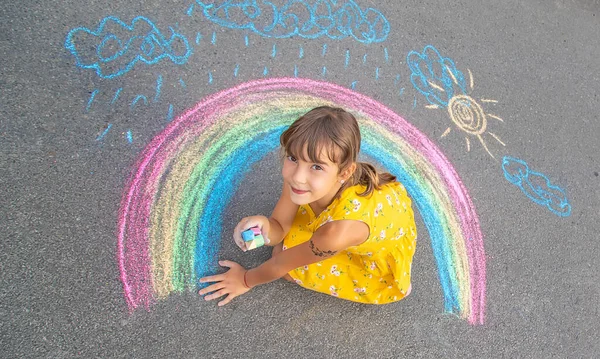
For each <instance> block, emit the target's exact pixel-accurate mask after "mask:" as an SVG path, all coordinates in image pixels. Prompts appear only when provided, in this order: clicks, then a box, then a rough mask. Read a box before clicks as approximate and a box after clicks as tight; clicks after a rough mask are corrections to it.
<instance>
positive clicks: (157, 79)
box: [152, 75, 163, 102]
mask: <svg viewBox="0 0 600 359" xmlns="http://www.w3.org/2000/svg"><path fill="white" fill-rule="evenodd" d="M162 82H163V77H162V75H158V77H157V78H156V94H155V95H154V99H153V100H152V102H158V98H159V97H160V88H161V87H162Z"/></svg>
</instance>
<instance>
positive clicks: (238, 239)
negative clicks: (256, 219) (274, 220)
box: [233, 217, 250, 252]
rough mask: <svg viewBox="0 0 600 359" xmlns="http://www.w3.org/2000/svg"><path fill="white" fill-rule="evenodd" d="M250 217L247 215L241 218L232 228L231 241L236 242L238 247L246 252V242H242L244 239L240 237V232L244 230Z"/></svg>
mask: <svg viewBox="0 0 600 359" xmlns="http://www.w3.org/2000/svg"><path fill="white" fill-rule="evenodd" d="M249 220H250V219H249V218H248V217H246V218H244V219H242V220H241V221H240V222H239V223H238V224H237V226H235V229H234V230H233V241H234V242H235V244H237V246H238V247H240V249H241V250H242V251H244V252H246V251H247V250H248V248H246V242H244V240H243V239H242V232H243V231H244V230H246V228H245V227H246V225H247V224H248V221H249Z"/></svg>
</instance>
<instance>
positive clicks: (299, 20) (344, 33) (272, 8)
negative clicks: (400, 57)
mask: <svg viewBox="0 0 600 359" xmlns="http://www.w3.org/2000/svg"><path fill="white" fill-rule="evenodd" d="M196 3H197V4H198V5H199V6H200V7H201V8H202V12H203V13H204V16H205V17H206V18H207V19H209V20H210V21H212V22H214V23H215V24H218V25H220V26H224V27H228V28H231V29H247V30H250V31H252V32H254V33H256V34H258V35H261V36H264V37H269V38H290V37H294V36H299V37H302V38H307V39H316V38H319V37H324V36H326V37H329V38H330V39H335V40H337V39H344V38H347V37H351V38H354V39H355V40H356V41H359V42H361V43H365V44H370V43H373V42H382V41H385V39H387V36H388V34H389V32H390V24H389V22H388V21H387V19H386V18H385V16H384V15H383V14H382V13H381V12H379V11H378V10H377V9H373V8H367V9H365V10H362V9H361V8H360V7H359V6H358V5H357V4H356V3H355V2H354V1H352V0H347V1H335V0H318V1H304V0H289V1H287V2H286V3H285V4H284V5H281V6H277V5H276V4H274V3H273V2H271V1H266V0H243V1H232V0H225V1H212V2H208V1H200V0H196Z"/></svg>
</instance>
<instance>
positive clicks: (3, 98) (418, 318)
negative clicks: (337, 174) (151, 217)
mask: <svg viewBox="0 0 600 359" xmlns="http://www.w3.org/2000/svg"><path fill="white" fill-rule="evenodd" d="M356 3H357V4H359V5H360V6H361V7H375V8H377V9H379V10H380V11H381V12H382V13H383V14H384V15H385V16H386V18H387V19H388V20H389V23H390V33H389V36H388V37H387V39H386V40H385V41H384V42H382V43H376V44H370V45H366V44H362V43H360V42H358V41H354V40H350V39H342V40H331V39H323V38H321V39H314V40H309V39H302V38H298V37H293V38H290V39H269V38H264V37H261V36H258V35H256V34H252V33H248V32H244V31H241V30H235V29H226V28H223V27H219V26H218V25H216V24H213V23H211V22H209V21H207V20H206V19H204V18H203V16H202V14H200V13H199V12H197V7H198V6H197V5H196V10H195V11H196V12H194V13H193V14H192V16H189V15H187V14H186V12H187V10H188V9H189V7H190V5H191V4H192V2H191V1H188V2H185V1H154V0H148V1H139V2H131V1H120V0H118V1H111V2H89V3H82V2H79V1H45V2H36V3H28V2H20V3H18V2H12V3H5V4H3V6H2V7H1V8H0V19H1V21H0V54H1V57H0V58H1V61H0V168H1V169H2V170H1V175H0V202H1V203H2V205H1V206H0V219H1V223H2V225H1V229H0V238H1V240H0V316H1V317H2V320H1V321H0V356H1V357H3V358H12V357H22V358H72V357H85V358H91V357H104V358H110V357H135V358H177V357H192V358H193V357H195V358H211V357H215V358H216V357H232V358H238V357H249V358H255V357H256V358H263V357H269V358H280V357H288V358H313V357H315V358H317V357H318V358H321V357H323V358H344V357H354V358H362V357H369V358H388V357H424V358H425V357H448V358H452V357H494V358H496V357H498V358H501V357H508V358H514V357H532V358H547V357H562V358H592V357H597V356H598V352H599V351H600V346H599V344H598V342H599V341H598V333H599V332H600V325H599V324H598V323H599V320H598V319H599V318H600V316H599V307H600V306H599V304H598V303H599V301H598V298H599V297H600V287H599V284H598V283H599V279H600V276H599V274H598V269H599V268H598V260H597V256H598V254H599V251H598V250H599V244H598V233H599V230H600V225H599V222H600V221H599V220H600V215H599V214H598V213H599V208H600V177H599V176H598V172H600V159H599V153H600V145H599V141H598V137H599V135H600V118H599V115H598V113H599V109H600V99H599V95H598V93H599V92H600V82H599V80H600V61H599V60H598V59H599V57H600V46H599V42H598V41H599V40H598V39H600V4H599V3H598V2H597V1H578V0H557V1H517V0H511V1H504V2H498V1H488V0H485V1H458V2H445V1H403V2H395V1H394V2H392V1H385V2H375V1H365V0H357V1H356ZM109 15H113V16H116V17H118V18H120V19H122V20H123V21H125V22H127V21H131V20H132V19H133V18H134V17H136V16H145V17H147V18H148V19H151V20H152V21H153V22H154V23H155V24H156V25H157V26H158V27H159V28H160V29H161V31H162V32H163V33H165V34H169V29H168V27H169V26H174V24H177V25H176V26H175V28H176V29H177V31H179V32H181V33H182V34H184V35H185V36H186V37H187V38H188V39H189V40H190V43H191V45H192V47H193V54H192V55H191V56H190V57H189V59H188V60H187V62H186V63H185V64H184V65H175V64H174V63H173V62H171V61H161V62H159V63H157V64H156V65H152V66H144V65H141V66H135V67H134V68H133V69H132V70H131V71H129V72H128V73H126V74H124V75H123V76H119V77H116V78H113V79H102V78H100V77H99V76H98V75H97V74H96V72H94V71H93V70H91V69H83V68H79V67H77V66H76V65H75V58H74V57H73V55H72V54H71V53H70V52H69V51H68V50H67V49H66V48H65V45H64V42H65V37H66V35H67V33H69V31H71V30H72V29H74V28H77V27H80V26H81V27H87V28H95V27H97V26H98V24H99V23H100V21H101V20H102V19H104V18H105V17H106V16H109ZM213 31H215V32H216V34H217V44H216V45H212V44H211V43H210V42H211V39H210V34H211V33H212V32H213ZM197 32H201V33H202V34H203V38H202V39H201V40H200V44H196V42H195V41H194V40H195V38H196V34H197ZM245 34H248V36H249V46H247V47H246V46H245V44H244V41H245V39H244V36H245ZM273 44H276V45H277V48H278V54H277V56H276V57H275V58H273V57H271V51H272V46H273ZM323 44H328V50H327V51H328V52H327V54H326V55H325V56H321V52H322V46H323ZM428 44H430V45H433V46H435V47H436V48H437V49H438V50H439V51H440V53H441V54H442V55H443V56H444V57H449V58H451V59H453V60H454V62H455V64H456V65H457V67H458V68H460V69H461V71H463V72H465V73H466V71H467V69H469V70H471V71H472V73H473V76H474V82H475V87H474V91H473V92H474V94H475V95H476V96H478V98H487V99H494V100H497V101H498V103H496V104H488V105H486V106H489V107H486V109H487V108H490V109H491V111H490V112H492V111H493V113H494V114H497V115H498V116H500V117H501V118H502V119H504V122H502V123H500V122H495V123H490V126H494V127H495V128H494V132H495V133H496V134H498V135H499V136H500V137H501V138H502V140H503V141H504V142H505V143H506V147H503V146H499V145H498V144H497V143H496V144H492V145H490V149H491V150H492V151H494V152H495V153H496V157H497V158H501V157H502V156H503V155H511V156H514V157H518V158H521V159H524V160H525V161H527V163H528V164H529V165H530V166H531V168H532V169H534V170H536V171H539V172H541V173H543V174H544V175H546V176H547V177H548V178H549V179H550V180H551V181H552V183H554V184H556V185H557V186H560V187H561V188H562V189H564V190H565V192H566V194H567V198H568V200H569V203H570V204H571V206H572V213H571V215H570V216H568V217H565V218H562V217H559V216H556V215H555V214H553V213H552V212H550V211H549V210H547V209H546V208H544V207H542V206H539V205H537V204H535V203H533V202H532V201H531V200H529V199H528V198H527V197H526V196H525V195H524V194H523V193H522V192H521V191H520V190H519V189H518V188H517V187H515V186H513V185H511V184H510V183H509V182H508V181H506V180H505V179H504V176H503V171H502V168H501V165H500V162H498V161H495V160H493V159H492V158H491V157H490V156H489V155H488V154H487V153H485V151H484V150H483V149H482V148H481V146H479V144H478V143H476V142H472V143H471V145H472V146H471V147H472V148H471V151H469V152H467V150H466V145H465V142H464V139H463V138H462V136H460V135H457V134H456V132H455V131H453V132H452V133H450V134H449V135H448V136H446V137H444V138H440V136H441V134H442V133H443V132H444V130H445V129H446V128H447V127H448V126H449V119H448V116H447V115H446V114H444V112H443V111H439V110H437V111H436V110H430V109H427V108H426V107H425V105H427V104H428V103H427V102H426V101H425V98H424V97H423V96H422V95H420V94H419V93H418V92H417V91H416V90H415V88H414V87H413V86H412V84H411V83H410V80H409V78H410V70H409V69H408V67H407V65H406V56H407V54H408V53H409V52H410V51H411V50H415V51H419V52H420V51H422V50H423V48H424V46H426V45H428ZM300 46H302V47H303V50H304V53H305V56H304V58H302V59H299V58H298V57H299V56H298V51H299V47H300ZM384 48H387V49H388V51H389V61H388V62H385V59H384V58H383V56H384V55H383V49H384ZM346 49H349V50H350V51H351V53H352V57H351V64H350V65H349V68H348V69H346V68H345V67H344V59H345V51H346ZM363 54H368V58H367V64H364V65H363V64H362V60H363ZM236 64H240V68H239V72H238V74H237V76H234V68H235V67H236ZM294 64H298V65H299V67H300V73H299V76H301V77H307V78H313V79H324V80H326V81H329V82H332V83H335V84H339V85H342V86H347V87H349V86H350V84H351V83H352V82H353V81H358V83H357V85H356V91H358V92H360V93H362V94H365V95H367V96H370V97H372V98H374V99H376V100H378V101H380V102H381V103H383V104H385V105H386V106H388V107H389V108H391V109H392V110H394V111H395V112H396V113H398V114H400V115H401V116H403V117H404V118H406V119H407V120H408V121H410V122H411V123H412V124H414V125H415V126H416V127H417V128H418V129H419V130H421V131H422V132H423V133H425V134H426V135H427V136H428V137H429V138H431V139H432V140H434V142H435V143H437V144H438V146H439V147H440V148H441V149H442V151H444V154H445V155H446V156H447V157H448V158H449V159H450V161H451V162H452V164H453V165H454V167H455V168H456V170H457V172H458V173H459V175H460V176H461V178H462V180H463V182H464V184H465V186H466V188H467V190H468V191H469V193H470V195H471V197H472V199H473V202H474V205H475V207H476V209H477V213H478V214H479V218H480V220H481V228H482V231H483V233H484V236H485V250H486V256H487V273H488V276H487V288H488V289H487V315H486V322H485V324H484V325H482V326H471V325H469V324H468V323H467V322H466V321H464V320H461V319H459V318H457V317H455V316H453V315H448V314H445V313H444V312H443V304H442V293H441V288H440V284H439V281H438V278H437V269H436V266H435V263H434V259H433V255H432V249H431V246H430V240H429V237H428V234H427V231H426V230H425V228H424V225H423V222H422V221H421V219H420V218H419V219H418V228H419V247H418V250H417V254H416V257H415V263H414V267H413V277H414V279H413V286H414V290H413V294H412V295H411V296H410V297H408V298H407V299H406V300H403V301H401V302H399V303H396V304H391V305H386V306H362V305H358V304H353V303H350V302H345V301H341V300H336V299H335V298H330V297H328V296H324V295H319V294H316V293H312V292H309V291H306V290H302V289H301V288H299V287H296V286H294V285H292V284H288V283H283V282H282V281H277V282H274V283H271V284H268V285H264V286H261V287H259V288H256V289H254V290H252V291H251V292H249V293H248V294H247V295H245V296H243V297H240V298H238V299H236V300H235V301H234V302H233V303H231V304H230V305H227V306H226V307H224V308H217V306H216V305H215V303H212V302H211V303H205V302H204V301H203V300H201V298H199V297H198V296H197V295H195V294H193V293H187V294H184V295H179V296H177V295H175V296H171V297H169V298H168V299H166V300H164V301H160V302H159V303H158V304H156V305H155V306H154V307H152V310H151V311H150V312H146V311H143V310H141V311H136V312H135V313H133V315H129V313H128V311H127V306H126V303H125V300H124V297H123V292H122V286H121V283H120V281H119V272H118V267H117V261H116V225H117V212H118V209H119V202H120V197H121V193H122V190H123V188H124V186H125V184H126V181H127V176H128V174H129V172H130V171H131V169H132V167H133V165H134V162H135V159H136V158H137V156H138V155H139V154H140V153H141V151H142V149H143V148H144V146H145V145H146V144H148V143H149V142H150V140H151V139H152V138H153V136H155V135H156V134H157V133H159V132H160V131H161V129H163V128H164V126H165V125H166V123H167V120H166V117H167V114H168V112H169V105H173V112H174V114H175V115H177V114H178V113H181V112H183V111H184V110H185V109H187V108H189V107H191V106H193V105H194V104H195V103H197V102H198V101H200V100H201V99H202V98H204V97H205V96H207V95H210V94H212V93H215V92H217V91H219V90H222V89H227V88H230V87H232V86H235V85H237V84H239V83H242V82H245V81H249V80H253V79H257V78H262V77H263V68H264V67H265V66H268V67H269V74H268V75H267V76H268V77H282V76H293V75H294ZM323 66H327V69H328V71H327V73H326V75H325V76H323V75H322V70H321V69H322V67H323ZM376 67H380V68H381V74H380V78H379V79H378V80H376V79H375V78H374V73H373V71H374V69H375V68H376ZM209 71H210V72H212V74H213V82H212V83H209V82H208V73H209ZM159 73H160V74H162V75H163V77H164V82H163V86H162V92H161V95H160V98H159V99H158V101H157V102H153V101H152V96H154V93H155V87H156V78H157V74H159ZM396 75H400V78H399V81H397V82H395V81H396V80H397V78H396ZM180 78H181V79H184V81H185V83H186V87H185V88H183V86H180V84H178V79H180ZM119 88H123V90H122V94H121V98H120V101H117V102H116V103H115V104H114V105H112V106H110V105H108V104H109V103H110V101H111V99H112V98H113V95H114V93H115V91H116V90H117V89H119ZM401 88H404V91H403V92H402V94H400V89H401ZM95 90H98V94H97V95H96V98H95V100H94V101H93V102H92V104H91V106H90V108H89V109H88V110H86V107H87V106H88V101H89V98H90V95H91V93H92V92H93V91H95ZM136 94H146V96H147V97H148V99H149V105H148V106H145V107H144V106H136V107H134V108H133V109H132V107H131V105H130V103H131V101H132V99H133V98H134V97H135V96H136ZM415 98H416V99H417V105H416V106H415V105H414V99H415ZM108 124H112V125H113V127H112V128H111V130H110V131H109V132H107V133H106V135H105V136H104V137H103V138H101V139H100V140H97V138H98V136H99V135H101V134H102V133H103V131H104V129H105V128H106V127H107V125H108ZM128 130H131V131H132V142H131V143H130V142H129V141H128V140H127V137H126V133H127V131H128ZM276 163H277V160H276V158H275V157H274V156H270V157H268V158H266V159H265V160H264V161H262V162H261V163H260V164H259V166H258V168H257V169H256V170H255V171H253V172H252V173H251V174H250V175H249V177H248V178H247V180H246V181H244V183H243V184H242V186H241V187H240V188H239V190H238V192H237V193H236V194H235V197H234V200H233V203H234V204H233V205H231V206H230V207H228V208H227V210H226V216H225V219H224V220H225V228H224V231H225V233H228V232H229V231H231V230H232V229H233V227H234V226H235V223H236V220H237V219H238V218H240V217H242V216H245V215H247V214H249V213H254V212H262V213H268V212H269V211H270V209H271V208H272V207H273V205H274V203H275V201H276V198H275V197H274V196H271V195H266V196H264V198H255V197H253V195H252V193H253V192H252V191H255V189H256V188H263V187H264V188H265V192H267V193H271V192H272V188H275V187H278V186H279V182H278V181H280V179H279V178H278V172H277V169H276ZM267 256H268V251H267V250H265V249H261V250H258V251H256V252H253V253H251V254H250V255H242V254H241V253H239V252H238V251H236V250H235V248H234V247H233V244H232V243H230V241H228V240H226V239H224V243H223V246H222V250H221V252H220V253H219V257H220V258H228V259H232V260H236V261H239V262H240V263H241V264H243V265H246V266H255V265H258V264H259V263H260V262H261V261H262V260H264V259H265V258H267Z"/></svg>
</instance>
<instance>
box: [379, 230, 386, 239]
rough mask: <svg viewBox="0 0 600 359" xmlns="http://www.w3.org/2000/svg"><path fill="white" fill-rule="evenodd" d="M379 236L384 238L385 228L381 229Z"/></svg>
mask: <svg viewBox="0 0 600 359" xmlns="http://www.w3.org/2000/svg"><path fill="white" fill-rule="evenodd" d="M379 238H381V239H385V229H384V230H382V231H381V233H379Z"/></svg>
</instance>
